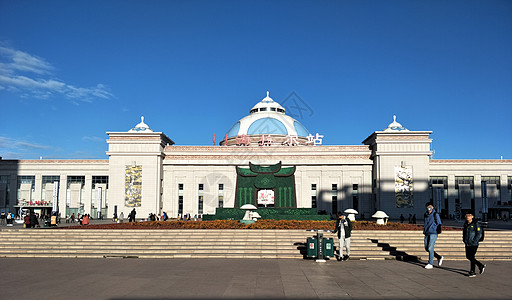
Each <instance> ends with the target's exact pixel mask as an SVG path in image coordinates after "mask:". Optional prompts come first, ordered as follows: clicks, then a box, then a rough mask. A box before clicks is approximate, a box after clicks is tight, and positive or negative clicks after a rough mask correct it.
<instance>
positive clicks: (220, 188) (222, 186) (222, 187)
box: [219, 183, 224, 191]
mask: <svg viewBox="0 0 512 300" xmlns="http://www.w3.org/2000/svg"><path fill="white" fill-rule="evenodd" d="M223 190H224V184H222V183H219V191H223Z"/></svg>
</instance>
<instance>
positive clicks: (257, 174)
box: [235, 162, 297, 208]
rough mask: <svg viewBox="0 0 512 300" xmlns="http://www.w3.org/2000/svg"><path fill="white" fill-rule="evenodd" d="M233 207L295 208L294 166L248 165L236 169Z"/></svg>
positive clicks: (278, 164) (279, 164)
mask: <svg viewBox="0 0 512 300" xmlns="http://www.w3.org/2000/svg"><path fill="white" fill-rule="evenodd" d="M236 173H237V181H236V196H235V207H241V206H242V205H244V204H253V205H255V206H259V207H287V208H290V207H291V208H295V207H297V202H296V198H295V175H294V174H295V166H293V167H286V168H282V167H281V162H279V163H277V164H275V165H269V166H263V165H255V164H252V163H249V168H244V167H236Z"/></svg>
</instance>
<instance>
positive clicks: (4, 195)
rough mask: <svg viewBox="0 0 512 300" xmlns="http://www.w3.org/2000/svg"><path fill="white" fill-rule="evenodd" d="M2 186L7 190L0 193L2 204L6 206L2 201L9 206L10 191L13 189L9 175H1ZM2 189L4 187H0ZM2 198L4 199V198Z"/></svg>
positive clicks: (0, 183) (0, 203)
mask: <svg viewBox="0 0 512 300" xmlns="http://www.w3.org/2000/svg"><path fill="white" fill-rule="evenodd" d="M0 186H3V187H5V191H4V192H2V194H1V195H0V205H1V206H4V205H2V203H5V206H9V204H10V203H9V193H10V191H11V186H10V185H9V175H0ZM1 190H2V188H0V191H1ZM2 198H3V199H4V200H2Z"/></svg>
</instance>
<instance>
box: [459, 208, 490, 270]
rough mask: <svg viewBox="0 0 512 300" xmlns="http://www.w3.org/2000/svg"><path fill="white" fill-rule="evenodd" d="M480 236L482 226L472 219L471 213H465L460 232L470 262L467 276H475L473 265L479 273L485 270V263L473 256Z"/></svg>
mask: <svg viewBox="0 0 512 300" xmlns="http://www.w3.org/2000/svg"><path fill="white" fill-rule="evenodd" d="M481 237H482V227H481V226H480V223H479V222H478V221H477V220H475V219H474V216H473V214H472V213H467V214H466V222H464V231H463V232H462V241H463V242H464V245H465V246H466V258H467V259H468V260H469V261H470V262H471V269H470V270H469V273H468V277H475V276H476V273H475V266H478V270H479V271H480V274H483V273H484V271H485V267H486V265H485V264H483V263H481V262H479V261H478V260H476V258H475V255H476V251H477V250H478V245H479V243H480V239H481Z"/></svg>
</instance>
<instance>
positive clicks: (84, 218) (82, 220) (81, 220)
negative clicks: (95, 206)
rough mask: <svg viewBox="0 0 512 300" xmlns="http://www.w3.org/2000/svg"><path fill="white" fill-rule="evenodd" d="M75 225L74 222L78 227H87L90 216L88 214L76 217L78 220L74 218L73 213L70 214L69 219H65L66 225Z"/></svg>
mask: <svg viewBox="0 0 512 300" xmlns="http://www.w3.org/2000/svg"><path fill="white" fill-rule="evenodd" d="M70 222H71V223H75V222H79V223H80V225H89V223H90V222H91V215H89V214H83V215H80V214H79V215H78V218H76V217H75V213H72V214H71V216H70V217H69V218H66V223H70Z"/></svg>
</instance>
